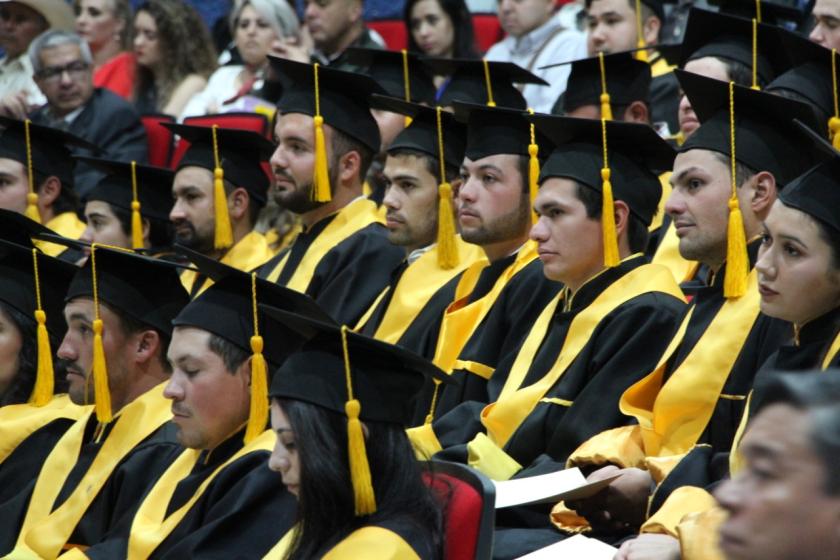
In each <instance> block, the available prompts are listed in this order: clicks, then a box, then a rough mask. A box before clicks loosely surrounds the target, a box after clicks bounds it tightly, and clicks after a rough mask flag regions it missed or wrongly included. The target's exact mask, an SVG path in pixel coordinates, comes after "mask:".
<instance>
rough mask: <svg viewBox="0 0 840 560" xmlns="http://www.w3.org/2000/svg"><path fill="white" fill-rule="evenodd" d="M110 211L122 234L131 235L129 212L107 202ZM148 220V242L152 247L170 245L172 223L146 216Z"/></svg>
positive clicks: (159, 247) (158, 247)
mask: <svg viewBox="0 0 840 560" xmlns="http://www.w3.org/2000/svg"><path fill="white" fill-rule="evenodd" d="M108 206H109V207H110V208H111V212H112V213H113V214H114V216H115V217H116V218H117V221H118V222H119V223H120V229H121V230H122V232H123V234H125V235H131V212H129V211H128V210H124V209H122V208H118V207H117V206H114V205H113V204H110V203H109V204H108ZM147 220H148V222H149V244H150V245H151V248H152V249H163V248H166V247H170V246H172V233H173V232H172V223H171V222H169V221H168V220H167V221H163V220H157V219H154V218H147Z"/></svg>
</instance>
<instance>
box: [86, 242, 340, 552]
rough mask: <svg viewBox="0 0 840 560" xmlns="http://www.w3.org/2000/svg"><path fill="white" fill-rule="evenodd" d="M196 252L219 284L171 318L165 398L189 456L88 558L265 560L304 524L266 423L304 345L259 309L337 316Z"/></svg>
mask: <svg viewBox="0 0 840 560" xmlns="http://www.w3.org/2000/svg"><path fill="white" fill-rule="evenodd" d="M181 250H183V249H181ZM185 254H186V256H187V258H188V259H189V260H191V261H192V262H194V263H195V264H196V265H197V266H199V268H200V269H201V271H202V273H203V274H204V275H206V276H208V277H209V278H212V279H213V280H214V281H215V283H214V284H213V285H212V286H210V287H209V288H208V289H207V290H205V291H204V292H202V293H201V295H199V296H198V297H197V298H195V299H194V300H193V301H192V302H190V303H189V304H188V305H187V306H186V307H185V308H184V309H183V310H182V311H181V312H180V313H179V314H178V316H177V317H175V319H174V320H173V321H172V324H173V326H174V330H173V333H172V342H171V344H170V345H169V350H168V353H167V356H168V359H169V362H170V363H171V364H172V376H171V378H170V379H169V383H168V384H167V385H166V388H165V389H164V392H163V395H164V396H165V397H166V398H168V399H170V400H171V401H172V412H173V414H174V420H173V422H174V424H175V425H176V426H177V430H178V434H177V437H178V441H179V442H180V443H181V444H182V445H183V446H184V447H186V448H187V449H186V450H185V451H184V452H183V453H181V455H180V456H179V457H178V459H177V460H176V461H175V462H173V463H172V465H171V466H170V467H169V468H168V469H167V470H166V471H165V472H164V473H163V474H162V475H161V477H160V479H159V480H158V481H157V483H156V484H155V485H154V487H152V489H151V490H150V491H149V493H148V494H147V495H146V496H145V498H144V499H143V501H142V503H141V504H140V506H139V507H138V509H137V512H136V514H132V515H130V516H127V517H126V518H124V519H123V520H121V521H120V523H119V526H118V527H117V528H116V529H115V530H113V531H112V532H111V533H110V534H109V535H108V536H106V538H105V539H104V540H103V541H102V542H101V543H98V544H96V545H94V546H92V547H91V548H89V549H87V550H86V551H85V555H86V556H87V557H88V558H102V559H109V558H126V557H129V558H173V559H175V558H201V557H204V556H205V555H207V554H214V555H224V556H236V555H237V554H241V553H242V551H247V555H248V556H249V557H254V558H261V557H262V556H263V555H264V554H265V553H266V552H267V551H268V550H269V549H270V548H271V546H272V545H273V544H274V543H275V542H276V541H278V540H279V539H280V538H281V537H282V536H283V535H284V534H285V532H286V531H287V530H288V529H289V528H290V527H291V525H292V524H293V522H294V519H295V510H296V501H295V499H294V497H293V496H291V495H290V494H289V493H288V492H286V490H285V488H283V486H282V484H281V481H280V478H279V477H278V476H277V475H276V474H275V473H272V472H271V471H270V470H269V469H268V465H267V462H268V456H269V453H270V451H271V448H272V447H273V445H274V439H275V438H274V437H273V436H272V434H271V432H268V431H266V427H267V422H268V393H267V387H268V384H269V383H270V375H271V373H273V372H274V371H275V370H276V368H277V367H279V365H280V364H281V363H282V362H283V360H284V359H285V357H286V355H287V354H288V353H289V352H290V351H292V350H293V349H294V348H295V340H296V338H295V335H294V333H292V332H287V331H285V330H282V331H281V330H280V329H279V328H278V326H277V324H276V323H273V322H269V321H266V320H265V317H264V316H263V313H262V312H260V311H257V304H258V303H264V304H268V305H272V306H276V307H279V308H281V309H286V310H290V311H296V312H298V313H302V314H306V315H310V316H312V315H314V316H316V317H317V318H319V319H321V320H327V321H329V318H328V317H327V316H326V315H325V314H324V313H323V312H322V311H320V309H318V308H317V305H316V304H315V303H314V302H313V301H312V300H311V299H309V298H308V297H307V296H305V295H303V294H300V293H298V292H295V291H294V290H289V289H288V288H284V287H282V286H277V285H276V284H272V283H270V282H266V281H265V280H261V279H258V278H256V275H255V273H250V274H248V273H244V272H241V271H238V270H236V269H234V268H231V267H228V266H226V265H223V264H221V263H218V262H217V261H214V260H212V259H209V258H207V257H204V256H202V255H200V254H196V253H195V252H192V251H188V250H185ZM255 312H256V313H257V315H256V316H254V313H255ZM255 329H256V330H255ZM284 512H285V513H284ZM132 513H133V512H132Z"/></svg>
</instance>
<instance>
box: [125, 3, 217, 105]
mask: <svg viewBox="0 0 840 560" xmlns="http://www.w3.org/2000/svg"><path fill="white" fill-rule="evenodd" d="M134 55H135V56H136V57H137V76H136V82H135V84H134V104H135V106H136V107H137V110H138V111H139V112H140V113H164V114H167V115H179V114H181V111H183V110H184V107H185V106H186V105H187V103H188V102H189V100H190V99H191V98H192V96H193V95H195V94H196V93H198V92H199V91H201V90H202V89H204V87H205V86H206V85H207V78H208V77H209V76H210V74H211V73H212V72H213V70H215V68H216V54H215V51H214V50H213V43H212V41H211V40H210V34H209V32H208V31H207V27H205V25H204V23H203V22H202V21H201V18H200V17H199V16H198V14H197V13H196V11H195V9H194V8H193V7H192V6H190V5H188V4H186V3H184V1H183V0H149V1H148V2H144V3H143V4H141V5H140V7H139V8H137V13H136V15H135V16H134Z"/></svg>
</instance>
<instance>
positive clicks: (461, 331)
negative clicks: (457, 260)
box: [433, 241, 537, 373]
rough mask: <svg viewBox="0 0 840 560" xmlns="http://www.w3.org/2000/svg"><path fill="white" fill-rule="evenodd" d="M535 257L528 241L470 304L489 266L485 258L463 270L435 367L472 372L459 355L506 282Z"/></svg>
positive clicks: (445, 319)
mask: <svg viewBox="0 0 840 560" xmlns="http://www.w3.org/2000/svg"><path fill="white" fill-rule="evenodd" d="M536 258H537V244H536V243H535V242H533V241H528V242H527V243H526V244H525V245H523V246H522V248H521V249H520V250H519V252H518V253H517V255H516V260H514V261H513V263H512V264H511V265H510V266H509V267H507V268H506V269H505V271H504V272H503V273H502V274H501V275H500V276H499V278H498V279H497V280H496V283H495V284H494V285H493V288H492V289H491V290H490V291H489V292H488V293H487V294H486V295H485V296H484V297H482V298H480V299H478V300H476V301H472V302H469V303H467V302H466V300H467V298H468V297H469V295H470V293H471V292H472V291H473V289H474V288H475V285H476V283H477V282H478V278H479V276H480V275H481V271H482V270H483V269H484V268H485V267H487V266H488V264H489V262H488V261H487V259H486V258H483V259H480V260H478V261H476V262H474V263H473V264H472V265H471V266H469V267H468V268H467V269H466V270H465V271H464V274H463V275H462V276H461V280H460V281H459V282H458V287H457V288H456V290H455V301H454V302H453V303H452V304H450V305H449V307H448V308H447V310H446V312H445V313H444V315H443V321H442V323H441V327H440V335H439V336H438V343H437V348H436V349H435V358H434V360H433V362H434V364H435V365H436V366H438V367H439V368H440V369H442V370H443V371H445V372H447V373H452V370H453V369H455V367H456V366H459V367H463V368H464V369H468V370H470V371H472V369H471V368H470V365H471V364H469V363H466V362H458V356H459V355H460V354H461V351H462V350H463V349H464V346H465V345H466V344H467V341H468V340H469V339H470V337H471V336H472V335H473V333H474V332H475V330H476V329H477V328H478V325H479V324H481V321H482V320H483V319H484V317H485V316H486V315H487V313H489V312H490V309H491V308H492V307H493V305H494V304H495V303H496V299H498V297H499V294H501V293H502V290H503V289H504V287H505V286H506V285H507V283H508V282H509V281H510V280H511V278H513V277H514V276H515V275H516V274H517V273H518V272H519V271H520V270H522V269H523V268H525V267H526V266H528V265H529V264H530V263H531V261H533V260H534V259H536ZM478 365H479V366H480V365H481V364H478Z"/></svg>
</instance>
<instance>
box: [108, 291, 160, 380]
mask: <svg viewBox="0 0 840 560" xmlns="http://www.w3.org/2000/svg"><path fill="white" fill-rule="evenodd" d="M108 309H110V310H111V311H112V312H113V313H114V315H116V316H117V321H118V322H119V325H120V329H121V330H122V332H123V335H125V336H130V335H133V334H137V333H141V332H143V331H155V332H156V333H157V335H158V340H159V341H160V342H159V344H158V346H159V349H158V362H160V365H161V366H162V367H163V371H165V372H166V373H172V364H170V363H169V360H168V359H167V358H166V349H167V348H169V339H170V336H169V335H168V334H166V333H164V332H162V331H159V330H158V329H156V328H154V327H153V326H151V325H149V324H148V323H144V322H143V321H140V320H139V319H135V318H134V317H132V316H130V315H128V314H127V313H125V312H123V310H122V309H118V308H117V307H115V306H113V305H109V306H108Z"/></svg>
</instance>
